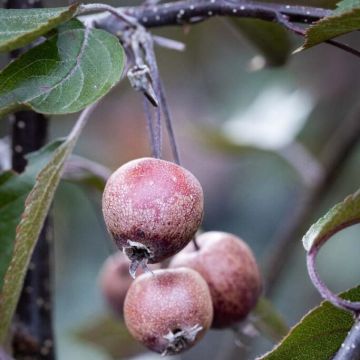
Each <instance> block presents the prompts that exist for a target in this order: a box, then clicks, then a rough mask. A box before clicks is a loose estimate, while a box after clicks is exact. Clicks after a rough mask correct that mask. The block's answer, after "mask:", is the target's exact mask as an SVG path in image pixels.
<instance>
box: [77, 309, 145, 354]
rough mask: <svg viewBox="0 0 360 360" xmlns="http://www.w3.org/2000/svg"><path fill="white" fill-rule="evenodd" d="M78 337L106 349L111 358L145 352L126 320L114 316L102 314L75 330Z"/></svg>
mask: <svg viewBox="0 0 360 360" xmlns="http://www.w3.org/2000/svg"><path fill="white" fill-rule="evenodd" d="M74 335H75V337H76V339H78V340H80V341H83V342H86V343H89V344H91V345H94V346H97V347H99V348H101V349H102V350H104V351H106V352H107V354H108V355H109V356H110V358H111V359H127V358H129V357H131V356H134V355H136V354H139V353H140V352H144V351H145V349H144V348H142V347H141V346H140V345H139V343H138V342H137V341H135V340H134V338H133V337H132V336H131V335H130V333H129V331H128V330H127V328H126V326H125V324H124V321H123V320H122V319H116V318H114V317H113V316H112V317H110V316H105V315H104V316H102V317H99V318H97V319H95V320H93V321H92V322H91V323H88V324H86V325H85V326H84V327H83V328H81V329H79V330H77V331H76V332H75V334H74Z"/></svg>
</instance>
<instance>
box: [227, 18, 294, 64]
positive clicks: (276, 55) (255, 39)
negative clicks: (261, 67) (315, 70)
mask: <svg viewBox="0 0 360 360" xmlns="http://www.w3.org/2000/svg"><path fill="white" fill-rule="evenodd" d="M231 21H232V23H233V24H234V25H235V27H236V28H237V29H238V30H239V31H240V32H241V33H242V34H243V35H244V36H245V37H246V38H247V39H248V40H249V41H250V43H252V44H253V45H254V46H255V47H256V48H257V49H258V50H259V51H260V53H261V54H262V55H263V56H264V58H265V59H266V64H267V65H268V66H281V65H284V64H285V63H286V61H287V60H288V58H289V56H290V53H291V51H290V50H291V48H290V45H291V44H290V39H289V36H288V33H287V31H286V30H285V29H284V28H282V27H281V26H280V25H279V24H275V23H271V22H269V21H264V20H258V19H237V18H231Z"/></svg>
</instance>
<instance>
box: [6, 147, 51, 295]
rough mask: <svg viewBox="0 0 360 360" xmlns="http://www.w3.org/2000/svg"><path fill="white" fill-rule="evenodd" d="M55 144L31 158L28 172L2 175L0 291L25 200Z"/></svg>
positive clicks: (10, 172)
mask: <svg viewBox="0 0 360 360" xmlns="http://www.w3.org/2000/svg"><path fill="white" fill-rule="evenodd" d="M54 146H56V144H54V145H53V146H51V147H48V148H45V149H43V150H41V151H39V152H37V153H34V155H32V156H30V157H29V163H28V166H27V167H26V171H25V172H24V173H22V174H21V175H16V174H15V173H14V172H12V171H7V172H5V173H3V174H1V175H0V239H1V241H0V289H1V288H2V285H3V280H4V275H5V271H6V269H7V267H8V265H9V263H10V259H11V254H12V250H13V243H14V239H15V235H16V226H17V225H18V223H19V222H20V218H21V214H22V212H23V211H24V203H25V199H26V197H27V196H28V194H29V193H30V191H31V189H32V187H33V186H34V184H35V181H36V176H37V174H38V173H39V172H40V170H41V168H42V167H44V166H45V164H46V163H47V162H48V161H49V158H50V157H51V155H52V152H53V151H54Z"/></svg>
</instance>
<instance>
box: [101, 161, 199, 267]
mask: <svg viewBox="0 0 360 360" xmlns="http://www.w3.org/2000/svg"><path fill="white" fill-rule="evenodd" d="M103 214H104V219H105V223H106V225H107V228H108V230H109V232H110V233H111V234H112V236H113V238H114V240H115V242H116V244H117V246H118V247H119V248H120V249H125V252H126V254H127V255H128V257H129V258H130V259H131V260H132V261H133V263H134V265H135V267H136V266H137V265H138V264H139V263H144V259H146V260H147V261H148V262H149V263H156V262H160V261H162V260H164V259H166V258H168V257H170V256H172V255H174V254H176V253H177V252H178V251H180V250H181V249H182V248H184V247H185V246H186V244H188V242H189V241H190V240H191V238H192V237H193V236H194V234H195V233H196V231H197V229H198V228H199V226H200V223H201V220H202V216H203V191H202V188H201V185H200V183H199V181H198V180H197V179H196V178H195V176H194V175H192V174H191V173H190V172H189V171H188V170H186V169H184V168H183V167H181V166H179V165H176V164H174V163H171V162H168V161H164V160H159V159H154V158H142V159H137V160H133V161H130V162H128V163H126V164H125V165H123V166H121V167H120V168H119V169H118V170H116V171H115V172H114V173H113V174H112V175H111V177H110V178H109V180H108V182H107V184H106V187H105V190H104V194H103Z"/></svg>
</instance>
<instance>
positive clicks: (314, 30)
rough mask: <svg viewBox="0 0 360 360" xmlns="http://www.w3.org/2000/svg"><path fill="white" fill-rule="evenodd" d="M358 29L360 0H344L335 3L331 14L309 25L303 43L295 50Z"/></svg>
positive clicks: (359, 27)
mask: <svg viewBox="0 0 360 360" xmlns="http://www.w3.org/2000/svg"><path fill="white" fill-rule="evenodd" d="M359 29H360V1H359V0H344V1H341V2H339V3H338V4H337V9H336V10H335V11H334V12H333V15H332V16H328V17H326V18H324V19H321V20H319V21H317V22H316V23H314V24H312V25H311V26H309V28H308V29H307V30H306V34H305V42H304V45H303V46H302V47H301V48H299V49H298V50H297V51H301V50H304V49H308V48H310V47H312V46H315V45H317V44H320V43H322V42H324V41H326V40H330V39H333V38H335V37H337V36H340V35H344V34H347V33H349V32H352V31H356V30H359Z"/></svg>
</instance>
